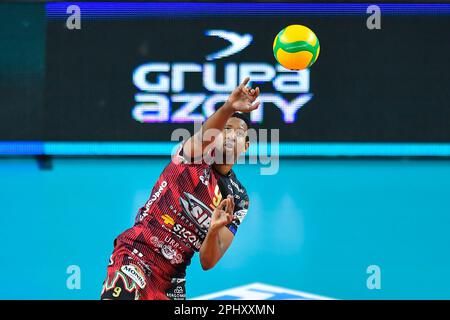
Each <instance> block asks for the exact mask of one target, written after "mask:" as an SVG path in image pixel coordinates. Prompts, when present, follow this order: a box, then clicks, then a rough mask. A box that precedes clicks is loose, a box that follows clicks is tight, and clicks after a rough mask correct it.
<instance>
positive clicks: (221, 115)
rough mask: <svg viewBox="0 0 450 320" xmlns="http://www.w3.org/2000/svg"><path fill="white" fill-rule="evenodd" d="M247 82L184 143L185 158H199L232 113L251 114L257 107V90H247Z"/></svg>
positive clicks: (235, 90)
mask: <svg viewBox="0 0 450 320" xmlns="http://www.w3.org/2000/svg"><path fill="white" fill-rule="evenodd" d="M249 81H250V78H249V77H246V78H245V79H244V81H243V82H242V83H241V84H240V85H239V86H238V87H236V89H234V91H233V92H232V93H231V94H230V96H229V97H228V99H227V101H226V102H225V103H224V105H222V106H221V107H220V108H219V109H218V110H217V111H216V112H214V114H213V115H212V116H211V117H209V118H208V119H207V120H206V121H205V122H204V123H203V126H202V128H201V130H200V131H198V132H197V133H195V134H194V135H193V136H192V137H191V138H189V140H187V141H186V143H185V144H184V146H183V152H184V155H185V156H186V157H188V158H189V159H197V158H199V157H201V156H202V155H203V152H204V150H205V149H206V147H207V146H208V145H209V144H210V143H212V142H213V141H214V140H215V139H216V138H217V135H218V134H220V132H222V130H223V128H224V126H225V124H226V122H227V121H228V119H229V118H230V117H231V115H232V114H233V113H234V112H236V111H240V112H251V111H253V110H255V109H257V108H258V107H259V104H260V102H259V101H258V102H256V103H255V100H256V98H257V97H258V95H259V88H258V87H256V89H251V88H248V87H247V83H248V82H249Z"/></svg>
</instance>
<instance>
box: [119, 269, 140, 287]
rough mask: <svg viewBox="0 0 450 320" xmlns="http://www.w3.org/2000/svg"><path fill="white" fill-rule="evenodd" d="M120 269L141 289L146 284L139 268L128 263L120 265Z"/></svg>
mask: <svg viewBox="0 0 450 320" xmlns="http://www.w3.org/2000/svg"><path fill="white" fill-rule="evenodd" d="M120 270H121V271H122V272H123V273H125V274H126V275H127V276H129V277H130V278H131V279H133V281H134V282H136V283H137V285H138V286H139V287H141V289H144V288H145V285H146V282H145V277H144V276H143V273H142V272H141V270H139V268H138V267H136V266H133V265H131V264H128V265H125V266H122V267H121V268H120Z"/></svg>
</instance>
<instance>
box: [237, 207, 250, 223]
mask: <svg viewBox="0 0 450 320" xmlns="http://www.w3.org/2000/svg"><path fill="white" fill-rule="evenodd" d="M247 211H248V210H247V209H242V210H238V211H236V212H235V213H234V215H235V216H236V217H237V218H238V220H239V224H241V223H242V221H243V220H244V218H245V216H246V215H247Z"/></svg>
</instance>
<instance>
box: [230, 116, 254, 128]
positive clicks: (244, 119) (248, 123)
mask: <svg viewBox="0 0 450 320" xmlns="http://www.w3.org/2000/svg"><path fill="white" fill-rule="evenodd" d="M231 118H238V119H241V120H242V121H244V122H245V124H246V125H247V129H250V118H249V117H248V116H247V115H246V114H245V113H243V112H235V113H233V114H232V115H231Z"/></svg>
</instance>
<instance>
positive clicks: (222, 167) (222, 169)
mask: <svg viewBox="0 0 450 320" xmlns="http://www.w3.org/2000/svg"><path fill="white" fill-rule="evenodd" d="M232 167H233V165H232V164H217V163H214V164H213V168H214V169H215V170H216V171H217V172H219V173H220V174H221V175H226V174H227V173H228V172H230V170H231V168H232Z"/></svg>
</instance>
